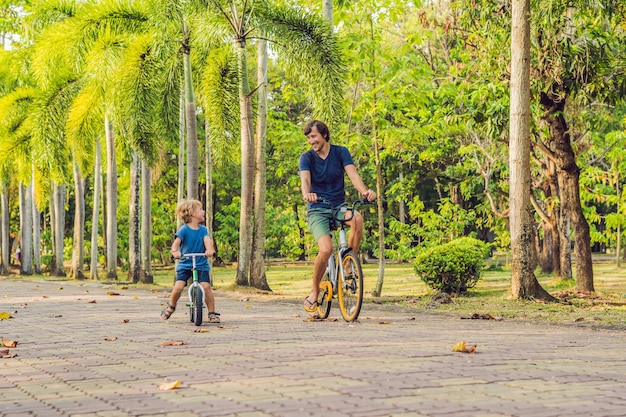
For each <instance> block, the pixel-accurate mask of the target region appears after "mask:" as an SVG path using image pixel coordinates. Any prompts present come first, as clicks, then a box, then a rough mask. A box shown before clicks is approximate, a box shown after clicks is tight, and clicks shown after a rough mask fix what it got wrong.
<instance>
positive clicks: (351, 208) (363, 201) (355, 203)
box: [316, 198, 374, 223]
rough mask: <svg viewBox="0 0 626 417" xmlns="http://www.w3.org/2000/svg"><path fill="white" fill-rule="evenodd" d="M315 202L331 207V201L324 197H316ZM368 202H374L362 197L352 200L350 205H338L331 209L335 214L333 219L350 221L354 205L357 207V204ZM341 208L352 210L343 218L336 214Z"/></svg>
mask: <svg viewBox="0 0 626 417" xmlns="http://www.w3.org/2000/svg"><path fill="white" fill-rule="evenodd" d="M316 203H322V204H326V205H328V207H330V208H331V209H332V204H331V202H330V201H328V200H326V199H323V198H322V199H318V200H317V201H316ZM368 204H374V202H373V201H369V200H368V199H366V198H363V199H360V200H356V201H354V202H353V203H352V205H348V206H342V207H339V208H337V209H333V211H334V213H335V216H334V217H335V219H336V220H337V221H339V222H341V223H346V222H349V221H350V220H352V218H353V217H354V209H355V207H357V206H359V205H361V206H365V205H368ZM342 208H345V209H346V210H345V211H348V210H349V211H351V212H352V215H351V216H350V217H344V218H343V219H340V218H337V214H336V213H338V212H340V211H342Z"/></svg>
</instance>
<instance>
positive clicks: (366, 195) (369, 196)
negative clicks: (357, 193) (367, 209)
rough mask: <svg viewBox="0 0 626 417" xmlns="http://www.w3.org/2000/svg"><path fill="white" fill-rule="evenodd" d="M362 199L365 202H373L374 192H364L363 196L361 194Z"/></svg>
mask: <svg viewBox="0 0 626 417" xmlns="http://www.w3.org/2000/svg"><path fill="white" fill-rule="evenodd" d="M362 196H363V198H364V199H366V200H367V201H374V200H376V193H375V192H374V190H369V189H368V190H366V191H365V192H364V193H363V194H362Z"/></svg>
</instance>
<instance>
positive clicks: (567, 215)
mask: <svg viewBox="0 0 626 417" xmlns="http://www.w3.org/2000/svg"><path fill="white" fill-rule="evenodd" d="M541 104H542V105H543V106H544V108H545V109H546V110H547V112H546V115H545V116H544V118H545V120H546V122H547V123H548V127H549V130H550V137H551V139H552V140H553V141H554V144H555V151H554V156H555V158H556V165H557V174H558V181H559V190H560V191H561V218H562V225H563V227H564V228H565V227H567V228H566V229H562V230H561V233H562V234H564V235H565V237H563V238H562V241H563V243H565V239H566V238H569V231H570V227H569V226H570V225H569V222H570V221H571V227H572V228H573V230H574V255H575V257H576V290H577V291H580V292H587V293H590V292H593V291H594V285H593V263H592V259H591V234H590V231H589V223H587V219H585V216H584V214H583V209H582V205H581V203H580V184H579V178H580V168H579V167H578V165H577V164H576V155H574V149H573V148H572V144H571V135H570V132H569V126H568V125H567V121H566V120H565V116H564V110H565V101H564V99H562V100H560V101H557V100H556V99H553V98H552V97H549V96H548V95H547V94H542V96H541ZM568 240H569V239H568ZM565 249H569V245H568V246H567V248H565ZM561 250H562V251H563V250H564V247H563V245H562V246H561ZM561 256H563V254H562V255H561Z"/></svg>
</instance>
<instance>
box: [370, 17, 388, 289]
mask: <svg viewBox="0 0 626 417" xmlns="http://www.w3.org/2000/svg"><path fill="white" fill-rule="evenodd" d="M369 23H370V40H371V41H372V45H374V43H375V35H374V22H373V20H372V19H371V18H370V20H369ZM370 54H371V61H370V67H371V70H372V80H373V86H372V90H374V91H376V90H377V88H378V87H377V86H378V82H377V76H378V74H377V72H376V49H375V48H372V49H371V51H370ZM377 101H378V96H377V94H376V93H374V96H373V105H372V108H373V109H374V111H376V110H375V109H376V108H377ZM378 119H379V117H378V115H377V114H373V115H372V120H373V126H372V138H373V145H374V160H375V165H376V194H377V195H378V201H377V203H376V204H377V206H378V232H379V236H378V249H379V252H380V254H379V257H378V278H377V279H376V287H375V288H374V291H373V292H372V295H373V296H374V297H380V295H381V294H382V292H383V283H384V281H385V220H384V211H383V198H382V197H383V195H382V193H383V185H382V170H381V163H380V145H379V143H378V125H377V124H376V121H377V120H378Z"/></svg>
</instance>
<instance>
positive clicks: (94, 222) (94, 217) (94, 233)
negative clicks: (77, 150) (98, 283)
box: [89, 138, 102, 280]
mask: <svg viewBox="0 0 626 417" xmlns="http://www.w3.org/2000/svg"><path fill="white" fill-rule="evenodd" d="M101 164H102V146H101V145H100V138H97V139H96V158H95V161H94V168H93V208H92V211H91V263H90V267H89V278H91V279H94V280H97V279H98V218H99V217H100V216H99V213H98V212H99V208H100V194H101V192H102V191H101V185H102V182H101V179H102V166H101Z"/></svg>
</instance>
